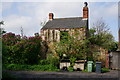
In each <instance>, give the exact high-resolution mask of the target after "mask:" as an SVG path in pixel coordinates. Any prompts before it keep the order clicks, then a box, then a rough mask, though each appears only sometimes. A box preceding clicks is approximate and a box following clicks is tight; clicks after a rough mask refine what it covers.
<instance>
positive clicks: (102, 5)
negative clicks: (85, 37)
mask: <svg viewBox="0 0 120 80" xmlns="http://www.w3.org/2000/svg"><path fill="white" fill-rule="evenodd" d="M0 5H1V9H0V13H2V15H1V17H0V20H3V21H4V22H5V25H2V28H4V29H5V30H6V31H7V32H13V33H15V34H20V33H21V31H20V29H21V27H22V28H23V33H24V35H26V36H34V33H40V29H41V27H42V26H41V25H40V24H41V22H44V21H48V14H49V13H51V12H52V13H54V18H66V17H82V15H83V11H82V9H83V6H84V1H83V0H82V1H81V2H79V1H77V0H69V1H66V2H65V1H60V0H58V1H54V0H50V1H48V0H45V1H42V0H41V1H38V0H35V1H30V0H29V1H28V0H21V1H20V0H18V1H15V0H4V1H2V2H1V3H0ZM88 7H89V28H92V26H93V23H95V22H96V21H98V20H99V19H101V18H102V19H103V20H104V21H105V23H106V24H108V27H109V28H110V31H111V34H113V36H114V38H115V40H116V41H118V2H117V1H116V0H114V1H113V0H110V2H107V1H105V0H104V1H103V0H102V1H101V2H96V1H95V0H92V2H89V1H88Z"/></svg>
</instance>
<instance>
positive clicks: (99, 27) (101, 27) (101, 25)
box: [93, 18, 110, 35]
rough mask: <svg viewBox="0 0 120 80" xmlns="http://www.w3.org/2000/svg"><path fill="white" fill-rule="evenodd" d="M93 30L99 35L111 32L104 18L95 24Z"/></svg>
mask: <svg viewBox="0 0 120 80" xmlns="http://www.w3.org/2000/svg"><path fill="white" fill-rule="evenodd" d="M93 29H94V30H95V33H96V34H99V35H100V34H104V33H109V32H110V28H109V26H108V24H106V23H105V21H104V20H103V18H101V19H99V20H98V21H96V22H95V23H93Z"/></svg>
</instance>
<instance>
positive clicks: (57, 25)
mask: <svg viewBox="0 0 120 80" xmlns="http://www.w3.org/2000/svg"><path fill="white" fill-rule="evenodd" d="M81 27H87V20H83V19H82V17H73V18H55V19H53V20H49V21H48V22H47V23H46V24H45V26H43V28H42V29H65V28H66V29H68V28H81Z"/></svg>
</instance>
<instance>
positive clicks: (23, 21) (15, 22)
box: [3, 15, 32, 34]
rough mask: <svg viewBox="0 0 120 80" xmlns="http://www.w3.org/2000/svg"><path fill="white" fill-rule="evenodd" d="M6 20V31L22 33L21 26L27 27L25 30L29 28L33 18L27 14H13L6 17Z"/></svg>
mask: <svg viewBox="0 0 120 80" xmlns="http://www.w3.org/2000/svg"><path fill="white" fill-rule="evenodd" d="M4 21H5V25H4V26H3V27H4V28H5V30H6V31H8V32H15V33H17V34H20V27H21V26H22V27H23V28H24V29H25V31H27V30H29V26H30V25H29V23H31V21H32V19H31V18H30V17H26V16H17V15H11V16H8V17H6V18H4Z"/></svg>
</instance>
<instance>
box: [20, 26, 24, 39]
mask: <svg viewBox="0 0 120 80" xmlns="http://www.w3.org/2000/svg"><path fill="white" fill-rule="evenodd" d="M20 31H21V37H22V38H23V36H24V34H23V28H22V26H21V27H20Z"/></svg>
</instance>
